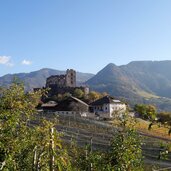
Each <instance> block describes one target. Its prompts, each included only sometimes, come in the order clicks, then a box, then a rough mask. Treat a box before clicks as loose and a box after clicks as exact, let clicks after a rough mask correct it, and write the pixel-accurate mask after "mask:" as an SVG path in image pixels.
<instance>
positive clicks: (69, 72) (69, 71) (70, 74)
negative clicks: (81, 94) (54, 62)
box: [66, 69, 76, 87]
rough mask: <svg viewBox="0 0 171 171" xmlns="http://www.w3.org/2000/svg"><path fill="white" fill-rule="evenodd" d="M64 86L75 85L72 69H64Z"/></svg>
mask: <svg viewBox="0 0 171 171" xmlns="http://www.w3.org/2000/svg"><path fill="white" fill-rule="evenodd" d="M66 87H76V71H75V70H73V69H67V71H66Z"/></svg>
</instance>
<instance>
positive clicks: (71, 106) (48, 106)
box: [41, 96, 89, 116]
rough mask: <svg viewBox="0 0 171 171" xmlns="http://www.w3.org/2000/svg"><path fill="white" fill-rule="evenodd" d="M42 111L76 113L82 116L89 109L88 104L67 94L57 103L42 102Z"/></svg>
mask: <svg viewBox="0 0 171 171" xmlns="http://www.w3.org/2000/svg"><path fill="white" fill-rule="evenodd" d="M41 107H42V109H43V110H44V111H53V112H54V111H55V112H56V113H58V114H76V115H78V116H84V115H86V113H87V112H88V111H89V105H88V104H86V103H85V102H83V101H82V100H80V99H78V98H76V97H73V96H69V97H68V98H66V99H64V100H62V101H61V102H59V103H56V102H54V101H49V102H47V103H44V104H42V106H41Z"/></svg>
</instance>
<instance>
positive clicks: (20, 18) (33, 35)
mask: <svg viewBox="0 0 171 171" xmlns="http://www.w3.org/2000/svg"><path fill="white" fill-rule="evenodd" d="M170 9H171V0H129V1H128V0H1V1H0V76H2V75H4V74H7V73H18V72H30V71H34V70H38V69H41V68H53V69H58V70H66V69H67V68H73V69H75V70H77V71H81V72H90V73H97V72H98V71H99V70H100V69H102V68H103V67H104V66H105V65H107V64H108V63H115V64H116V65H124V64H127V63H129V62H130V61H135V60H171V10H170Z"/></svg>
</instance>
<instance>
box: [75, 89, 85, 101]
mask: <svg viewBox="0 0 171 171" xmlns="http://www.w3.org/2000/svg"><path fill="white" fill-rule="evenodd" d="M73 96H75V97H77V98H79V99H81V98H82V97H83V96H84V92H83V91H82V90H81V89H79V88H76V89H75V90H74V93H73Z"/></svg>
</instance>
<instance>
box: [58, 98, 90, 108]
mask: <svg viewBox="0 0 171 171" xmlns="http://www.w3.org/2000/svg"><path fill="white" fill-rule="evenodd" d="M73 103H74V104H78V105H74V106H77V107H80V108H82V106H85V108H88V107H89V105H88V104H86V103H85V102H83V101H82V100H80V99H78V98H76V97H73V96H69V97H68V98H67V99H65V100H63V101H61V102H59V104H58V106H57V110H58V111H73V110H75V109H73V105H72V104H73Z"/></svg>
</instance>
